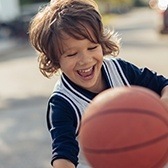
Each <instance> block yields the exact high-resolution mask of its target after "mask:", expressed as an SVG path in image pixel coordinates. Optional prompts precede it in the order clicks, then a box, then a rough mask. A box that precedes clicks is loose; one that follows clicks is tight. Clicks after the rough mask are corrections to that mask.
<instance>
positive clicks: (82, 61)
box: [79, 57, 93, 65]
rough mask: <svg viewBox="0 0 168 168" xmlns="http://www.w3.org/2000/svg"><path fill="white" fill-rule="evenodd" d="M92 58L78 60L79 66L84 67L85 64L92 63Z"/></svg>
mask: <svg viewBox="0 0 168 168" xmlns="http://www.w3.org/2000/svg"><path fill="white" fill-rule="evenodd" d="M92 60H93V58H89V57H88V58H85V59H80V60H79V65H85V64H89V63H90V62H92Z"/></svg>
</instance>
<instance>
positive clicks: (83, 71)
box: [79, 67, 93, 73]
mask: <svg viewBox="0 0 168 168" xmlns="http://www.w3.org/2000/svg"><path fill="white" fill-rule="evenodd" d="M92 68H93V67H91V68H89V69H83V70H79V72H80V73H87V72H89V71H91V70H92Z"/></svg>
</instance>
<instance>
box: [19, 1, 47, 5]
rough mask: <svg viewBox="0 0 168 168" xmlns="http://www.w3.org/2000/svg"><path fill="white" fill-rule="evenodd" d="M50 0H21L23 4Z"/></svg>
mask: <svg viewBox="0 0 168 168" xmlns="http://www.w3.org/2000/svg"><path fill="white" fill-rule="evenodd" d="M49 1H50V0H20V4H21V5H25V4H32V3H38V2H49Z"/></svg>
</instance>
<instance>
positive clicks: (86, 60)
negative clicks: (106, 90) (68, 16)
mask: <svg viewBox="0 0 168 168" xmlns="http://www.w3.org/2000/svg"><path fill="white" fill-rule="evenodd" d="M62 42H63V43H62V45H63V54H62V55H61V57H60V60H59V62H60V69H61V70H62V72H64V73H65V74H66V76H67V77H68V78H69V79H70V80H71V81H73V82H74V83H75V84H77V85H79V86H81V87H82V88H85V89H87V90H89V91H92V92H96V93H98V92H100V91H101V90H102V89H103V88H101V87H102V75H101V67H102V62H103V51H102V47H101V45H100V44H95V43H92V42H91V41H89V40H88V39H83V40H77V39H74V38H72V37H70V36H68V35H67V34H65V35H64V39H63V41H62Z"/></svg>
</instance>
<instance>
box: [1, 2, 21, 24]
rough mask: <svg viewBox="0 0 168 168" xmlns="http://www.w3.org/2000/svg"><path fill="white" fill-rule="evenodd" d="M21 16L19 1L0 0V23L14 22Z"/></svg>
mask: <svg viewBox="0 0 168 168" xmlns="http://www.w3.org/2000/svg"><path fill="white" fill-rule="evenodd" d="M19 15H20V5H19V0H0V22H10V21H13V20H14V19H16V18H17V17H18V16H19Z"/></svg>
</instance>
